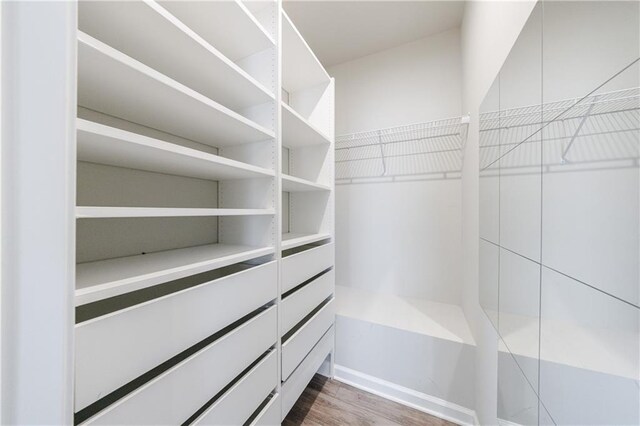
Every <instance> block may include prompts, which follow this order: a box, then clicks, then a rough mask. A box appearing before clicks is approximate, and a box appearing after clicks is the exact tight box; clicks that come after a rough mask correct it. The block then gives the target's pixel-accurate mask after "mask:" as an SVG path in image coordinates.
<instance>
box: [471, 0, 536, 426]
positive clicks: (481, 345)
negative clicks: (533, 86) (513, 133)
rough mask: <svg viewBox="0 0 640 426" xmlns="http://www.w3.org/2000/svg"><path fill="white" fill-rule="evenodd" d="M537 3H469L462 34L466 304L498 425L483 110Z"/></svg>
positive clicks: (489, 419)
mask: <svg viewBox="0 0 640 426" xmlns="http://www.w3.org/2000/svg"><path fill="white" fill-rule="evenodd" d="M534 5H535V1H530V0H528V1H521V2H507V1H486V2H484V1H483V2H467V3H466V6H465V13H464V18H463V23H462V29H461V48H462V88H463V92H462V93H463V95H462V109H463V111H465V113H466V112H468V113H469V114H470V115H471V124H470V128H469V137H468V140H467V145H466V150H465V156H464V163H463V169H462V212H463V213H462V241H463V247H462V259H463V261H462V264H463V265H464V273H463V291H462V294H463V297H462V304H463V309H464V312H465V315H466V316H467V320H468V322H469V324H470V325H471V328H472V332H473V334H474V338H475V340H476V381H475V386H476V400H475V409H476V413H477V415H478V418H479V420H480V423H481V424H483V425H486V424H496V407H497V364H498V359H497V335H496V333H495V331H494V329H493V326H492V325H491V324H490V323H489V320H488V319H487V318H486V316H485V314H484V313H483V312H482V310H481V308H480V305H479V303H478V238H479V230H478V217H479V206H478V193H479V191H478V188H479V185H478V181H479V179H478V110H479V106H480V103H481V102H482V99H483V97H484V95H485V93H486V92H487V91H488V89H489V87H490V86H491V84H492V82H493V80H494V78H495V76H496V75H497V73H498V71H499V70H500V67H501V66H502V63H503V62H504V60H505V58H506V57H507V55H508V53H509V50H510V49H511V46H512V45H513V43H514V42H515V40H516V39H517V37H518V34H519V33H520V31H521V29H522V28H523V26H524V24H525V22H526V20H527V18H528V16H529V14H530V13H531V11H532V9H533V7H534Z"/></svg>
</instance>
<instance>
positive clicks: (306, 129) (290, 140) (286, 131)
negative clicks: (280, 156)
mask: <svg viewBox="0 0 640 426" xmlns="http://www.w3.org/2000/svg"><path fill="white" fill-rule="evenodd" d="M282 144H283V145H284V146H286V147H287V148H298V147H303V146H313V145H323V144H326V145H330V144H331V140H330V139H329V138H328V137H327V136H325V135H324V134H323V132H322V131H320V130H319V129H317V128H316V127H315V126H314V125H313V124H311V123H310V122H309V121H308V120H307V119H305V118H304V117H302V116H301V115H300V114H298V113H297V112H296V111H294V109H293V108H291V107H290V106H289V105H287V104H285V103H283V104H282Z"/></svg>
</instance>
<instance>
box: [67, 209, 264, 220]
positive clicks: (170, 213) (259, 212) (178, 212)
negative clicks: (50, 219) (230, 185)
mask: <svg viewBox="0 0 640 426" xmlns="http://www.w3.org/2000/svg"><path fill="white" fill-rule="evenodd" d="M274 214H275V210H274V209H206V208H165V207H111V206H108V207H102V206H79V207H76V218H77V219H103V218H125V217H129V218H132V217H193V216H267V215H274Z"/></svg>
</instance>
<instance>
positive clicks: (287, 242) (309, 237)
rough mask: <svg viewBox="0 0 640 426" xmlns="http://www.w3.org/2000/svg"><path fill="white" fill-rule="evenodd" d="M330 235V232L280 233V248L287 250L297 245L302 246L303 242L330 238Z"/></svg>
mask: <svg viewBox="0 0 640 426" xmlns="http://www.w3.org/2000/svg"><path fill="white" fill-rule="evenodd" d="M331 237H332V235H331V234H330V233H320V234H304V233H295V232H287V233H285V234H282V245H281V247H282V250H289V249H292V248H296V247H299V246H303V245H305V244H311V243H316V242H318V241H322V240H326V239H330V238H331Z"/></svg>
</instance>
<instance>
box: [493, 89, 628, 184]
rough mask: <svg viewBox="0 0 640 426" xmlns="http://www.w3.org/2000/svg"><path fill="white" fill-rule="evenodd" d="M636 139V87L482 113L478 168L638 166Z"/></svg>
mask: <svg viewBox="0 0 640 426" xmlns="http://www.w3.org/2000/svg"><path fill="white" fill-rule="evenodd" d="M540 142H542V143H543V145H544V149H542V150H541V149H540V148H541V144H540ZM639 142H640V88H638V87H633V88H628V89H622V90H617V91H611V92H602V93H594V94H591V95H589V96H585V97H582V98H575V99H566V100H561V101H556V102H549V103H546V104H540V105H533V106H526V107H520V108H512V109H506V110H501V111H492V112H487V113H483V114H481V115H480V170H481V171H484V172H486V171H490V170H492V169H497V168H498V166H499V167H500V169H501V170H503V169H517V168H522V167H528V166H532V165H541V163H542V165H543V166H545V167H546V168H547V169H549V167H554V166H563V165H576V166H577V165H580V164H587V163H597V162H607V161H609V162H610V161H617V162H625V161H626V162H628V163H630V164H631V165H634V164H635V165H637V162H638V157H639V154H640V152H639V149H640V146H639ZM549 170H550V169H549Z"/></svg>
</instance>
